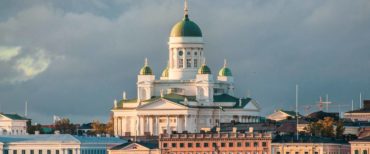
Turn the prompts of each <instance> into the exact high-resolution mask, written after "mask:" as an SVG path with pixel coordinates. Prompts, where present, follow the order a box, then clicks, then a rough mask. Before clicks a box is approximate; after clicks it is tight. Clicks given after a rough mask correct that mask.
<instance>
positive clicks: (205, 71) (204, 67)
mask: <svg viewBox="0 0 370 154" xmlns="http://www.w3.org/2000/svg"><path fill="white" fill-rule="evenodd" d="M198 74H211V69H210V68H209V67H208V66H207V65H206V64H203V65H202V66H201V67H200V68H199V69H198Z"/></svg>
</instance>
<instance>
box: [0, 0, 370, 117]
mask: <svg viewBox="0 0 370 154" xmlns="http://www.w3.org/2000/svg"><path fill="white" fill-rule="evenodd" d="M3 3H8V4H6V5H2V6H0V10H2V11H1V12H0V33H1V34H3V35H0V42H2V43H1V44H0V64H1V65H0V72H5V73H1V74H0V104H1V111H2V112H9V113H12V112H17V113H20V114H23V112H24V103H25V102H26V101H28V102H29V103H28V106H29V108H28V115H29V116H30V118H32V119H33V122H41V123H51V119H52V116H53V115H58V116H61V117H68V118H70V119H71V120H72V121H73V122H88V121H92V120H94V119H99V120H102V121H106V120H108V116H109V114H110V108H111V107H112V106H113V100H114V99H120V98H121V97H122V92H123V91H126V92H127V96H128V98H133V97H135V95H136V89H135V88H134V87H135V83H134V81H135V79H136V75H137V74H138V72H139V69H140V68H141V66H142V65H143V63H144V58H146V57H147V58H148V59H149V65H150V66H151V67H152V69H153V71H154V74H155V75H156V76H157V77H158V75H159V74H160V73H161V71H162V69H163V68H164V67H165V65H166V59H167V56H168V55H167V50H168V49H167V44H166V43H167V42H168V36H169V32H170V27H171V26H173V24H174V23H176V22H177V21H178V20H179V19H181V18H182V14H183V11H182V7H183V5H182V4H183V1H181V0H179V1H165V0H162V1H155V2H152V1H111V2H106V3H104V1H99V0H96V1H93V2H92V3H88V2H87V1H78V2H75V1H64V2H58V1H41V0H40V1H31V2H25V3H19V1H16V2H14V1H3ZM209 5H210V6H211V7H210V6H209ZM1 7H3V8H1ZM189 16H190V17H191V18H192V19H193V20H194V21H196V22H197V23H198V24H199V26H200V27H201V28H202V30H203V33H204V38H205V41H206V44H205V54H206V56H207V57H208V59H207V64H208V65H209V66H210V68H211V70H212V73H213V74H216V73H217V72H218V70H219V69H220V68H221V67H222V65H223V59H224V58H226V59H227V60H228V65H229V68H231V70H232V71H233V74H234V76H235V80H236V82H237V83H240V84H237V85H236V91H237V92H236V94H237V96H246V95H247V93H248V91H250V93H251V97H252V98H254V99H256V100H257V101H258V102H259V104H260V106H261V107H262V115H266V114H268V113H271V112H272V111H273V110H274V109H278V108H284V109H287V110H294V108H295V106H294V104H295V85H296V84H299V87H300V100H299V102H300V105H302V106H303V105H311V104H314V103H316V102H318V101H319V97H320V96H325V95H326V94H328V95H329V97H330V99H331V100H332V101H333V102H335V103H338V104H348V105H349V107H348V108H347V110H349V109H350V108H351V107H350V105H351V100H352V99H353V100H354V101H355V102H357V103H355V106H356V108H358V106H359V105H358V104H359V98H358V97H359V94H360V93H362V98H363V99H368V98H369V97H368V95H370V87H368V86H366V85H369V84H370V74H369V73H366V71H368V70H370V61H369V57H370V52H369V49H370V45H369V44H368V41H369V40H370V35H369V34H370V30H369V29H368V27H369V26H370V2H368V1H355V2H347V1H325V2H321V1H310V2H306V1H304V2H295V1H263V2H261V1H233V2H224V1H190V2H189ZM221 20H222V22H220V21H221ZM220 23H221V24H220ZM225 23H226V24H225ZM143 42H145V45H143ZM240 55H241V56H240ZM348 59H350V60H348ZM352 59H353V60H352ZM338 70H339V71H338ZM90 103H93V104H94V105H90ZM289 105H290V106H289ZM80 107H84V109H83V110H81V108H80ZM290 107H291V108H290ZM303 111H304V110H303V109H302V108H300V112H301V113H302V112H303ZM312 111H314V110H312ZM334 111H336V109H334Z"/></svg>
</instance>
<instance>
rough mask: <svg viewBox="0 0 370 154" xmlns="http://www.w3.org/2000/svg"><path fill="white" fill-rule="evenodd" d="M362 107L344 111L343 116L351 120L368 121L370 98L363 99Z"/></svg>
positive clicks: (369, 118)
mask: <svg viewBox="0 0 370 154" xmlns="http://www.w3.org/2000/svg"><path fill="white" fill-rule="evenodd" d="M363 103H364V105H363V106H364V107H363V108H360V109H357V110H353V111H348V112H346V113H344V118H346V119H351V120H352V121H370V100H364V102H363Z"/></svg>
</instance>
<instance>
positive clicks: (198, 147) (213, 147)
mask: <svg viewBox="0 0 370 154" xmlns="http://www.w3.org/2000/svg"><path fill="white" fill-rule="evenodd" d="M271 138H272V136H271V134H269V133H205V134H203V133H190V134H162V135H160V136H159V147H160V148H159V149H160V151H161V152H162V153H168V154H270V151H271V149H270V147H271Z"/></svg>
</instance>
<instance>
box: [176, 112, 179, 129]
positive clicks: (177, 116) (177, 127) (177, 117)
mask: <svg viewBox="0 0 370 154" xmlns="http://www.w3.org/2000/svg"><path fill="white" fill-rule="evenodd" d="M176 131H177V132H179V131H180V129H179V115H176Z"/></svg>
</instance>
